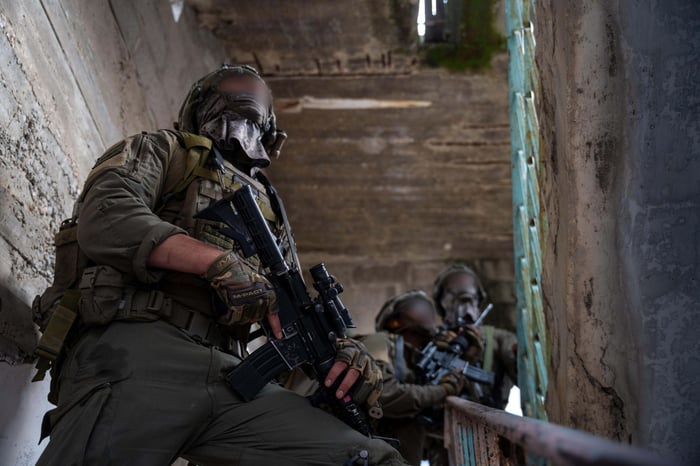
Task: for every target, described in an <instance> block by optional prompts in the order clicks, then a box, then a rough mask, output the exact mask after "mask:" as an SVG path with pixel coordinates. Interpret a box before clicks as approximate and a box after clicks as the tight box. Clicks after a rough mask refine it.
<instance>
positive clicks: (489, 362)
mask: <svg viewBox="0 0 700 466" xmlns="http://www.w3.org/2000/svg"><path fill="white" fill-rule="evenodd" d="M481 328H482V330H483V331H484V335H485V336H486V347H485V348H484V370H485V371H489V372H491V370H492V367H493V346H494V341H493V326H491V325H484V326H483V327H481Z"/></svg>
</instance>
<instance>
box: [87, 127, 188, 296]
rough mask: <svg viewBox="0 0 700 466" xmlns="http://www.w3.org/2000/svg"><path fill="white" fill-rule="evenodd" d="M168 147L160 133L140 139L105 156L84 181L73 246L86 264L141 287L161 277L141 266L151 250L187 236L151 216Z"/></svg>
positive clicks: (160, 188)
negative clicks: (118, 274)
mask: <svg viewBox="0 0 700 466" xmlns="http://www.w3.org/2000/svg"><path fill="white" fill-rule="evenodd" d="M172 143H174V141H173V140H172V139H171V138H170V137H168V136H167V135H165V134H164V133H154V134H140V135H138V136H134V137H132V138H130V139H127V140H125V141H123V142H122V143H120V144H117V145H115V146H113V147H112V148H111V149H110V150H108V152H107V153H106V154H105V155H104V156H103V157H101V158H100V159H99V160H98V163H97V164H96V165H95V167H94V168H93V169H92V171H91V172H90V175H88V180H87V181H86V183H85V192H84V193H83V202H82V207H81V210H80V215H79V219H78V243H79V244H80V248H81V249H82V250H83V251H84V252H85V254H86V255H87V256H88V257H89V258H90V259H91V260H93V261H94V262H96V263H98V264H104V265H110V266H112V267H114V268H116V269H118V270H120V271H122V272H125V273H129V274H133V275H134V276H136V278H137V279H138V280H140V281H143V282H146V283H149V282H155V281H158V280H159V279H160V277H161V276H162V273H163V271H161V270H159V269H153V268H149V267H147V265H146V261H147V260H148V257H149V255H150V254H151V251H152V250H153V248H155V247H156V246H157V245H159V244H160V243H162V242H163V241H164V240H165V239H166V238H168V237H170V236H172V235H176V234H186V232H185V231H184V230H182V229H181V228H178V227H176V226H175V225H173V224H171V223H168V222H165V221H163V220H161V219H160V218H159V217H158V216H157V215H156V214H155V213H154V210H155V208H156V205H157V203H158V202H159V201H160V200H161V198H162V196H163V194H164V193H163V192H162V191H163V185H164V182H165V178H166V174H167V170H168V162H169V157H170V144H172Z"/></svg>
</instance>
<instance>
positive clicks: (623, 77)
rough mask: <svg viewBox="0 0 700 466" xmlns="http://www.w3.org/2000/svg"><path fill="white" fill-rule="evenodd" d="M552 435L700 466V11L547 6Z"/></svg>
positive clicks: (541, 24) (543, 39) (542, 38)
mask: <svg viewBox="0 0 700 466" xmlns="http://www.w3.org/2000/svg"><path fill="white" fill-rule="evenodd" d="M536 13H537V20H536V25H537V26H536V34H537V40H538V43H537V47H538V49H537V55H538V57H537V61H538V66H539V70H540V74H541V84H542V93H541V96H542V99H541V101H540V111H541V115H542V120H541V124H542V128H543V135H544V145H543V148H544V153H543V160H544V161H543V167H542V168H543V171H544V175H545V182H544V183H543V186H544V192H543V194H542V196H543V199H544V202H545V206H546V207H545V209H546V212H547V213H548V217H549V222H550V225H549V236H548V238H547V251H546V254H545V257H544V260H545V267H544V269H545V276H544V283H543V290H544V298H545V305H546V312H547V321H548V322H549V334H550V337H551V341H552V342H553V348H552V355H553V361H552V367H551V368H550V370H551V385H550V392H549V393H548V397H547V407H548V411H549V414H550V418H551V420H553V421H555V422H560V423H564V424H567V425H571V426H574V427H578V428H583V429H585V430H588V431H591V432H594V433H598V434H602V435H605V436H608V437H612V438H616V439H619V440H621V441H623V442H632V443H635V444H640V445H649V446H651V447H652V448H654V449H656V450H659V451H663V452H669V453H676V454H677V455H678V456H680V457H681V458H682V459H684V460H685V461H687V462H688V464H698V463H699V462H700V448H699V447H698V445H699V444H698V442H697V437H696V435H695V433H694V432H695V430H696V423H697V419H698V414H699V413H700V410H699V408H698V406H699V404H700V389H698V383H699V382H700V356H698V355H699V354H700V339H698V338H697V335H698V334H700V320H699V319H698V315H699V314H698V311H699V310H700V287H698V281H699V279H700V246H699V243H698V237H699V235H700V216H699V215H698V212H699V209H698V207H699V203H700V181H698V180H700V122H699V120H698V115H699V114H700V92H699V91H698V84H697V76H698V73H699V72H700V48H699V47H698V46H699V45H700V32H699V31H700V4H699V3H698V2H696V1H694V0H673V1H664V2H658V1H652V0H640V1H612V2H611V1H592V2H582V3H572V2H558V1H554V0H545V1H542V2H538V8H537V12H536Z"/></svg>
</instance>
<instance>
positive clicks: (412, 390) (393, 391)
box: [362, 333, 446, 418]
mask: <svg viewBox="0 0 700 466" xmlns="http://www.w3.org/2000/svg"><path fill="white" fill-rule="evenodd" d="M362 343H363V344H364V345H365V347H366V348H367V349H368V351H369V353H370V354H371V355H372V357H374V359H375V361H376V362H377V365H378V366H379V368H380V369H381V370H382V379H383V385H382V393H381V394H380V395H379V402H380V404H381V405H382V411H384V417H387V418H410V417H415V416H417V415H418V414H420V413H421V412H422V411H424V410H425V409H427V408H432V407H435V406H436V405H441V404H442V403H444V401H445V397H446V396H445V389H444V388H442V387H440V386H439V385H416V384H409V383H403V382H401V381H399V379H398V378H397V377H396V371H395V368H394V365H393V364H392V362H391V356H389V355H391V354H396V351H394V350H393V348H392V345H394V344H396V343H395V342H394V341H392V340H390V339H389V337H388V336H387V335H386V334H384V333H376V334H373V335H368V336H367V337H365V338H363V339H362Z"/></svg>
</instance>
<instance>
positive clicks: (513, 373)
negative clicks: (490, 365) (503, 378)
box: [493, 328, 518, 384]
mask: <svg viewBox="0 0 700 466" xmlns="http://www.w3.org/2000/svg"><path fill="white" fill-rule="evenodd" d="M493 337H494V340H495V343H496V344H495V346H496V348H495V353H496V354H494V359H496V360H497V363H498V365H499V366H500V367H501V368H502V370H503V371H504V372H505V375H507V376H508V378H509V379H510V380H511V381H512V382H513V384H517V383H518V367H517V354H516V351H514V348H517V344H518V338H517V337H516V336H515V334H514V333H513V332H509V331H508V330H503V329H498V328H497V329H494V335H493Z"/></svg>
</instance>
